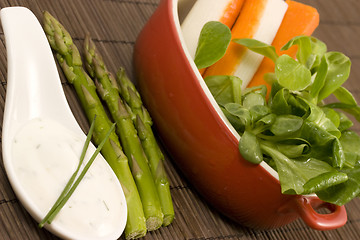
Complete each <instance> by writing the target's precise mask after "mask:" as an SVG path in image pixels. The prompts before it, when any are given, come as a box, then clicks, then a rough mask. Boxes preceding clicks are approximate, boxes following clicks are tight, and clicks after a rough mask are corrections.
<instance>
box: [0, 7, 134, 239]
mask: <svg viewBox="0 0 360 240" xmlns="http://www.w3.org/2000/svg"><path fill="white" fill-rule="evenodd" d="M0 17H1V21H2V26H3V30H4V34H5V40H6V49H7V61H8V79H7V89H6V102H5V110H4V119H3V128H2V140H3V142H2V150H3V161H4V166H5V170H6V173H7V176H8V178H9V181H10V183H11V186H12V188H13V190H14V192H15V193H16V195H17V197H18V198H19V200H20V201H21V203H22V205H23V206H24V207H25V208H26V210H27V211H28V212H29V213H30V214H31V215H32V217H33V218H34V219H35V220H36V221H38V222H40V221H41V220H42V219H43V218H44V216H45V215H46V213H47V211H48V210H49V209H50V208H51V206H52V204H54V203H55V201H50V200H47V201H45V202H44V203H42V202H40V201H38V199H44V198H46V197H47V196H50V194H53V195H54V194H55V195H54V196H51V197H49V198H47V199H54V197H55V200H56V197H57V196H56V194H57V195H59V194H60V193H61V190H62V189H63V188H64V187H65V184H66V182H67V180H68V179H69V178H66V176H70V175H71V173H72V172H74V170H75V169H76V166H77V162H76V161H72V162H71V160H73V159H71V160H69V159H67V157H64V158H66V159H62V161H60V162H54V160H52V159H53V156H54V155H61V154H63V153H62V152H54V151H50V150H49V149H47V150H46V151H44V152H43V153H42V154H45V155H44V156H45V158H47V156H48V158H49V159H46V161H43V162H41V161H40V162H39V161H38V159H31V158H29V159H27V161H31V162H26V164H28V165H29V166H30V168H31V167H32V165H35V164H39V165H38V166H39V167H38V168H36V169H32V171H33V172H35V171H37V170H38V169H43V171H42V172H41V171H40V172H39V174H40V173H41V174H43V175H40V176H34V177H32V178H34V179H37V180H34V181H33V182H34V183H37V182H36V181H39V182H38V183H37V184H39V185H40V186H38V185H36V186H31V185H29V184H28V183H27V181H26V180H24V179H25V178H24V176H20V175H19V173H21V171H20V172H19V171H18V170H17V169H16V167H15V166H16V164H15V162H16V161H15V160H16V159H15V156H17V155H19V151H17V152H14V151H15V150H18V149H19V148H15V147H14V145H15V143H16V141H17V138H18V136H19V135H21V134H24V132H26V131H27V130H29V129H27V130H26V127H25V130H26V131H25V130H24V126H26V125H27V124H29V123H31V122H33V121H35V122H36V121H37V122H41V121H44V120H46V121H45V123H44V126H50V127H52V130H51V131H50V132H44V134H43V135H42V133H40V132H39V131H38V132H35V134H30V135H31V137H32V138H31V139H33V141H34V142H35V141H37V140H38V139H40V138H42V140H44V141H45V142H47V143H48V144H43V145H44V146H46V145H51V144H53V143H54V145H55V144H57V145H59V144H60V145H61V144H67V143H64V142H61V141H63V140H64V139H65V140H67V139H68V138H67V137H65V138H60V137H58V135H57V134H59V132H61V134H63V133H66V134H67V133H69V136H71V137H72V139H75V140H74V141H75V145H73V146H70V145H69V146H68V145H66V146H67V149H70V153H66V154H70V155H71V156H72V155H74V154H75V155H78V156H77V161H78V158H79V156H80V152H81V150H82V145H83V144H84V142H85V138H86V136H85V134H84V133H83V131H82V130H81V128H80V126H79V125H78V123H77V121H76V119H75V118H74V116H73V114H72V112H71V109H70V107H69V105H68V103H67V100H66V97H65V94H64V91H63V89H62V85H61V81H60V78H59V75H58V72H57V67H56V64H55V61H54V57H53V54H52V51H51V48H50V46H49V43H48V41H47V39H46V36H45V33H44V31H43V29H42V27H41V25H40V23H39V22H38V20H37V18H36V16H35V15H34V14H33V13H32V12H31V11H30V10H28V9H27V8H24V7H9V8H3V9H1V11H0ZM34 119H35V120H34ZM49 123H50V124H49ZM31 126H33V125H31ZM41 128H42V126H40V129H41ZM30 130H31V129H30ZM19 133H20V134H19ZM78 142H81V144H80V145H81V147H79V144H77V143H78ZM31 144H32V141H24V146H23V148H20V149H25V150H24V151H27V149H28V147H29V146H31ZM43 145H42V146H40V144H39V145H38V146H37V148H40V147H43ZM14 149H15V150H14ZM94 150H95V147H94V146H93V145H92V144H91V143H90V146H89V150H88V152H91V153H92V152H94ZM71 151H73V152H75V153H71ZM46 154H48V155H46ZM23 155H24V156H22V155H19V156H20V158H24V157H25V158H26V157H27V155H30V153H29V152H26V154H23ZM70 155H69V156H70ZM65 156H68V155H65ZM89 156H91V154H90V155H89ZM75 160H76V159H75ZM84 162H85V163H86V159H85V160H84ZM50 163H52V164H55V165H56V166H58V167H57V169H52V170H51V169H50V170H46V169H45V167H44V166H43V165H44V164H45V165H47V164H50ZM23 167H24V166H23ZM46 167H48V166H46ZM62 171H63V172H62ZM28 172H29V171H28ZM45 174H46V175H45ZM59 176H60V177H59ZM104 179H112V180H113V181H111V182H110V181H109V182H104V183H103V182H101V181H103V180H104ZM31 180H32V179H31ZM29 182H30V181H29ZM43 182H50V183H49V184H45V183H44V184H43ZM56 183H59V184H57V185H55V184H56ZM105 183H106V184H108V185H106V186H104V185H103V184H105ZM51 184H54V185H53V186H52V185H51ZM34 189H36V190H38V189H43V191H42V192H41V193H40V194H38V195H36V194H35V192H37V191H35V190H34ZM54 189H55V190H54ZM89 189H90V191H89ZM57 190H60V191H57ZM53 192H55V193H53ZM112 198H113V199H112ZM86 201H87V202H86ZM108 201H111V202H108ZM97 202H100V205H101V206H100V207H99V208H96V207H95V208H92V207H87V205H86V204H87V203H89V204H90V203H91V204H92V203H97ZM76 203H81V204H79V207H78V208H75V207H72V205H71V204H73V205H75V204H76ZM44 205H46V206H44ZM101 208H102V209H105V210H103V212H101V213H99V212H97V211H99V209H101ZM81 211H82V212H83V213H84V215H83V217H81V216H78V215H79V213H81ZM71 214H74V215H76V216H75V217H70V218H69V216H71ZM96 214H100V216H101V217H102V218H101V219H102V220H101V221H100V220H95V219H97V218H98V217H97V216H98V215H96ZM66 217H68V218H66ZM126 217H127V209H126V201H125V197H124V193H123V191H122V188H121V185H120V183H119V181H118V180H117V178H116V176H115V174H114V173H113V171H112V170H111V168H110V166H109V165H108V164H107V163H106V161H105V159H104V158H103V157H102V156H100V155H98V157H97V158H96V160H95V162H94V163H93V165H92V166H91V167H90V169H89V171H88V173H87V174H86V175H85V178H84V179H83V180H82V182H81V183H80V185H79V186H78V188H77V189H76V190H75V193H74V194H73V196H72V197H71V198H70V199H69V202H68V203H67V204H66V205H65V206H64V208H63V210H61V211H60V213H59V215H58V216H57V217H56V218H55V219H54V221H53V223H51V224H47V225H45V227H46V228H47V229H48V230H49V231H51V232H53V233H54V234H55V235H57V236H59V237H61V238H67V239H69V238H70V239H117V238H119V237H120V235H121V234H122V232H123V230H124V228H125V224H126ZM64 222H65V223H64ZM95 223H96V224H98V225H97V226H95V227H93V229H94V231H87V230H86V231H84V229H86V228H81V226H83V225H85V224H95Z"/></svg>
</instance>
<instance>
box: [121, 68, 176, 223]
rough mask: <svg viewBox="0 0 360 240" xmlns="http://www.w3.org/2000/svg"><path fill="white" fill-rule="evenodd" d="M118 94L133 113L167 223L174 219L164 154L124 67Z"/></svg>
mask: <svg viewBox="0 0 360 240" xmlns="http://www.w3.org/2000/svg"><path fill="white" fill-rule="evenodd" d="M116 80H117V83H118V86H119V88H118V89H119V92H120V95H121V96H122V97H123V99H124V100H125V101H126V103H127V104H128V106H129V107H130V109H131V112H132V113H133V115H135V116H133V121H134V123H135V126H136V129H137V131H138V135H139V138H140V140H141V143H142V145H143V147H144V150H145V154H146V156H147V157H148V159H149V165H150V169H151V172H152V174H153V177H154V179H155V184H156V187H157V190H158V194H159V198H160V201H161V207H162V209H163V213H164V222H163V225H164V226H167V225H169V224H170V223H171V222H172V221H173V219H174V207H173V202H172V198H171V193H170V184H169V181H168V178H167V174H166V171H165V169H164V161H165V159H164V155H163V153H162V152H161V150H160V147H159V145H158V143H157V141H156V138H155V136H154V133H153V131H152V128H151V126H152V120H151V117H150V115H149V113H148V111H147V109H146V108H145V107H144V105H143V103H142V100H141V97H140V94H139V92H138V91H137V89H136V88H135V85H134V84H133V83H132V82H131V81H130V79H129V78H128V77H127V75H126V72H125V69H123V68H121V69H120V70H119V71H118V73H117V77H116Z"/></svg>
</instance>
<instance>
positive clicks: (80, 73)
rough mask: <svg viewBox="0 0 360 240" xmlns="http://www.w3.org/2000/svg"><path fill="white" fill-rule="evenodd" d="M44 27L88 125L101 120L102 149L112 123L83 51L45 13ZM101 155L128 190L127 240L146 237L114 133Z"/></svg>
mask: <svg viewBox="0 0 360 240" xmlns="http://www.w3.org/2000/svg"><path fill="white" fill-rule="evenodd" d="M43 27H44V30H45V33H46V35H47V38H48V40H49V43H50V45H51V47H52V48H53V50H54V51H55V52H56V53H57V54H56V55H57V59H58V61H59V63H60V66H61V68H62V70H63V72H64V74H65V76H66V78H67V80H68V81H69V83H70V84H72V85H73V86H74V88H75V90H76V92H77V95H78V97H79V100H80V102H81V105H82V107H83V109H84V111H85V113H86V116H87V118H88V121H91V120H92V119H93V118H94V116H95V115H96V116H97V120H96V122H95V127H94V134H93V141H94V144H95V145H99V144H100V142H101V140H102V139H104V137H105V135H106V133H107V131H108V130H109V129H110V127H111V124H112V123H111V121H110V120H109V118H108V117H107V115H106V112H105V110H104V108H103V106H102V103H101V101H100V99H99V97H98V96H97V93H96V87H95V85H94V83H93V82H92V80H91V79H90V77H89V76H88V75H87V74H86V73H85V71H84V69H83V67H82V61H81V58H80V54H79V51H78V49H77V48H76V46H75V45H74V44H73V41H72V38H71V36H70V35H69V33H68V32H67V31H66V29H65V28H64V27H63V26H62V25H61V24H60V23H59V22H58V21H57V20H56V19H55V18H54V17H53V16H51V15H50V14H49V13H48V12H44V26H43ZM101 153H102V154H103V156H104V157H105V159H106V160H107V162H108V163H109V165H110V166H111V168H112V169H113V171H114V173H115V174H116V176H117V178H118V179H119V181H120V183H121V185H122V187H123V190H124V194H125V198H126V203H127V207H128V213H127V224H126V227H125V237H126V239H133V238H139V237H143V236H145V234H146V223H145V216H144V212H143V207H142V203H141V199H140V196H139V193H138V190H137V187H136V184H135V181H134V179H133V176H132V174H131V171H130V168H129V163H128V159H127V157H126V156H125V154H124V153H123V151H122V149H121V146H120V142H119V139H118V137H117V135H116V133H115V132H114V131H113V132H112V133H111V135H110V137H109V140H108V141H106V143H105V144H104V146H103V148H102V151H101Z"/></svg>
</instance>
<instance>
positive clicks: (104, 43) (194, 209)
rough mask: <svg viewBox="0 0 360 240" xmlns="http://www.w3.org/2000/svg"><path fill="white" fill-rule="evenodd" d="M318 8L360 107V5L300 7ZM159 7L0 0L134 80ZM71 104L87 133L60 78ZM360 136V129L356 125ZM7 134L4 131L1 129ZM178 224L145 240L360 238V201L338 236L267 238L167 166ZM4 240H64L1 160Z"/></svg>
mask: <svg viewBox="0 0 360 240" xmlns="http://www.w3.org/2000/svg"><path fill="white" fill-rule="evenodd" d="M301 2H305V3H307V4H310V5H312V6H314V7H316V8H317V9H318V11H319V12H320V19H321V21H320V26H319V28H318V29H317V30H316V32H315V34H314V35H315V36H317V37H319V38H320V39H321V40H323V41H325V42H326V43H327V45H328V48H329V50H334V51H341V52H344V53H345V54H346V55H348V56H349V57H350V58H351V60H352V72H351V76H350V79H349V81H348V82H347V83H346V86H347V87H348V88H349V89H351V91H352V92H353V93H354V94H355V96H356V97H357V99H358V100H360V91H359V90H360V87H359V83H358V78H359V76H360V47H359V46H358V45H359V42H360V14H359V12H360V1H359V0H312V1H311V0H301ZM158 3H159V0H61V1H59V0H31V1H25V0H0V8H3V7H8V6H25V7H28V8H29V9H30V10H32V11H33V12H34V13H35V15H36V16H37V17H38V18H39V19H40V20H41V19H42V12H43V11H45V10H47V11H49V12H50V13H51V14H53V15H54V16H55V17H57V18H58V19H59V20H60V21H61V22H62V23H63V25H64V26H65V27H66V28H67V29H68V30H69V32H70V34H71V35H72V36H73V38H74V40H75V44H76V45H78V47H80V48H81V47H82V41H83V39H84V35H85V33H86V32H90V34H91V35H92V37H93V39H94V40H95V42H96V44H97V46H98V48H99V49H100V51H101V52H102V54H103V56H104V60H105V62H106V64H107V65H108V67H109V69H110V70H111V71H116V70H117V69H118V68H119V67H120V66H123V67H125V68H126V69H127V71H128V73H129V75H130V76H131V77H132V78H133V75H134V74H133V73H132V51H133V46H134V43H135V40H136V36H137V35H138V33H139V31H140V30H141V28H142V27H143V25H144V24H145V23H146V21H147V20H148V18H149V17H150V16H151V14H152V13H153V12H154V11H155V9H156V7H157V5H158ZM0 40H1V41H0V83H1V84H0V126H1V125H2V119H3V112H4V103H5V94H6V74H7V70H6V67H7V61H6V49H5V40H4V34H3V31H2V29H0ZM60 75H61V79H62V83H63V87H64V90H65V93H66V96H67V99H68V101H69V103H70V105H71V108H72V110H73V112H74V115H75V117H76V118H77V120H78V122H79V124H80V125H81V127H82V128H83V129H84V130H86V129H87V128H88V124H87V122H86V118H85V116H84V114H83V112H82V110H81V108H80V106H79V104H78V102H77V99H76V95H75V94H74V91H73V89H72V88H71V86H70V85H68V84H67V82H66V80H65V78H64V77H63V75H62V73H61V72H60ZM354 129H355V130H356V131H358V132H359V130H360V129H359V124H356V125H355V126H354ZM0 133H1V128H0ZM166 170H167V172H168V174H169V178H170V181H171V192H172V196H173V199H174V206H175V213H176V219H175V221H174V222H173V223H172V224H171V225H170V226H169V227H166V228H161V229H160V230H157V231H154V232H150V233H148V234H147V236H146V237H145V239H166V240H167V239H175V240H176V239H189V240H190V239H191V240H196V239H199V240H200V239H202V240H205V239H209V240H210V239H211V240H217V239H360V200H358V199H355V200H353V201H352V202H350V203H349V204H347V205H346V208H347V213H348V223H347V224H346V225H345V226H344V227H342V228H340V229H337V230H331V231H315V230H312V229H310V228H309V227H307V226H306V225H305V224H304V223H303V222H302V221H301V220H297V221H295V222H293V223H291V224H289V225H287V226H284V227H282V228H279V229H274V230H268V231H260V230H253V229H249V228H245V227H243V226H241V225H239V224H236V223H234V222H232V221H231V220H229V219H227V218H226V217H224V216H221V215H220V214H219V213H218V212H217V211H216V210H214V209H212V208H211V207H209V206H208V205H207V204H206V201H205V200H204V199H202V198H201V196H199V195H198V194H197V193H196V191H195V190H194V189H193V188H192V186H191V184H190V182H189V181H187V180H186V179H184V178H183V176H182V174H181V172H179V171H178V169H177V168H176V167H175V166H174V164H173V161H172V159H167V162H166ZM0 239H57V238H56V237H54V236H53V235H52V234H51V233H49V232H47V231H46V230H41V229H39V228H37V223H36V222H35V221H34V220H33V219H32V218H31V216H30V215H29V214H28V213H27V212H26V211H25V210H24V208H23V207H22V205H21V204H20V202H19V201H18V199H17V198H16V196H15V195H14V193H13V191H12V189H11V186H10V184H9V181H8V179H7V177H6V174H5V171H4V166H3V163H2V161H0Z"/></svg>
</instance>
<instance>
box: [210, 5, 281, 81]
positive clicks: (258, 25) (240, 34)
mask: <svg viewBox="0 0 360 240" xmlns="http://www.w3.org/2000/svg"><path fill="white" fill-rule="evenodd" d="M286 9H287V4H286V3H284V2H283V1H273V0H245V2H244V6H243V7H242V10H241V12H240V15H239V17H238V19H237V20H236V22H235V24H234V26H233V28H232V31H231V33H232V38H233V39H235V38H255V39H257V40H260V41H264V42H267V43H268V44H271V42H272V41H273V39H274V37H275V34H276V32H277V30H278V28H279V26H280V24H281V21H282V19H283V16H284V14H285V12H286ZM243 60H244V61H243ZM261 60H262V57H261V56H259V55H258V54H255V53H252V52H250V50H248V49H247V48H245V47H243V46H240V45H238V44H236V43H234V42H231V43H230V45H229V47H228V49H227V51H226V53H225V55H224V57H223V58H221V59H220V60H219V61H218V62H217V63H215V64H214V65H212V66H210V67H208V68H207V69H206V71H205V73H204V74H203V76H204V77H206V76H210V75H235V76H238V77H240V78H241V79H242V80H243V84H244V85H245V86H246V85H247V84H248V82H249V81H250V80H251V79H252V77H253V75H254V73H255V72H256V69H257V67H258V66H259V65H260V63H261Z"/></svg>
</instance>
